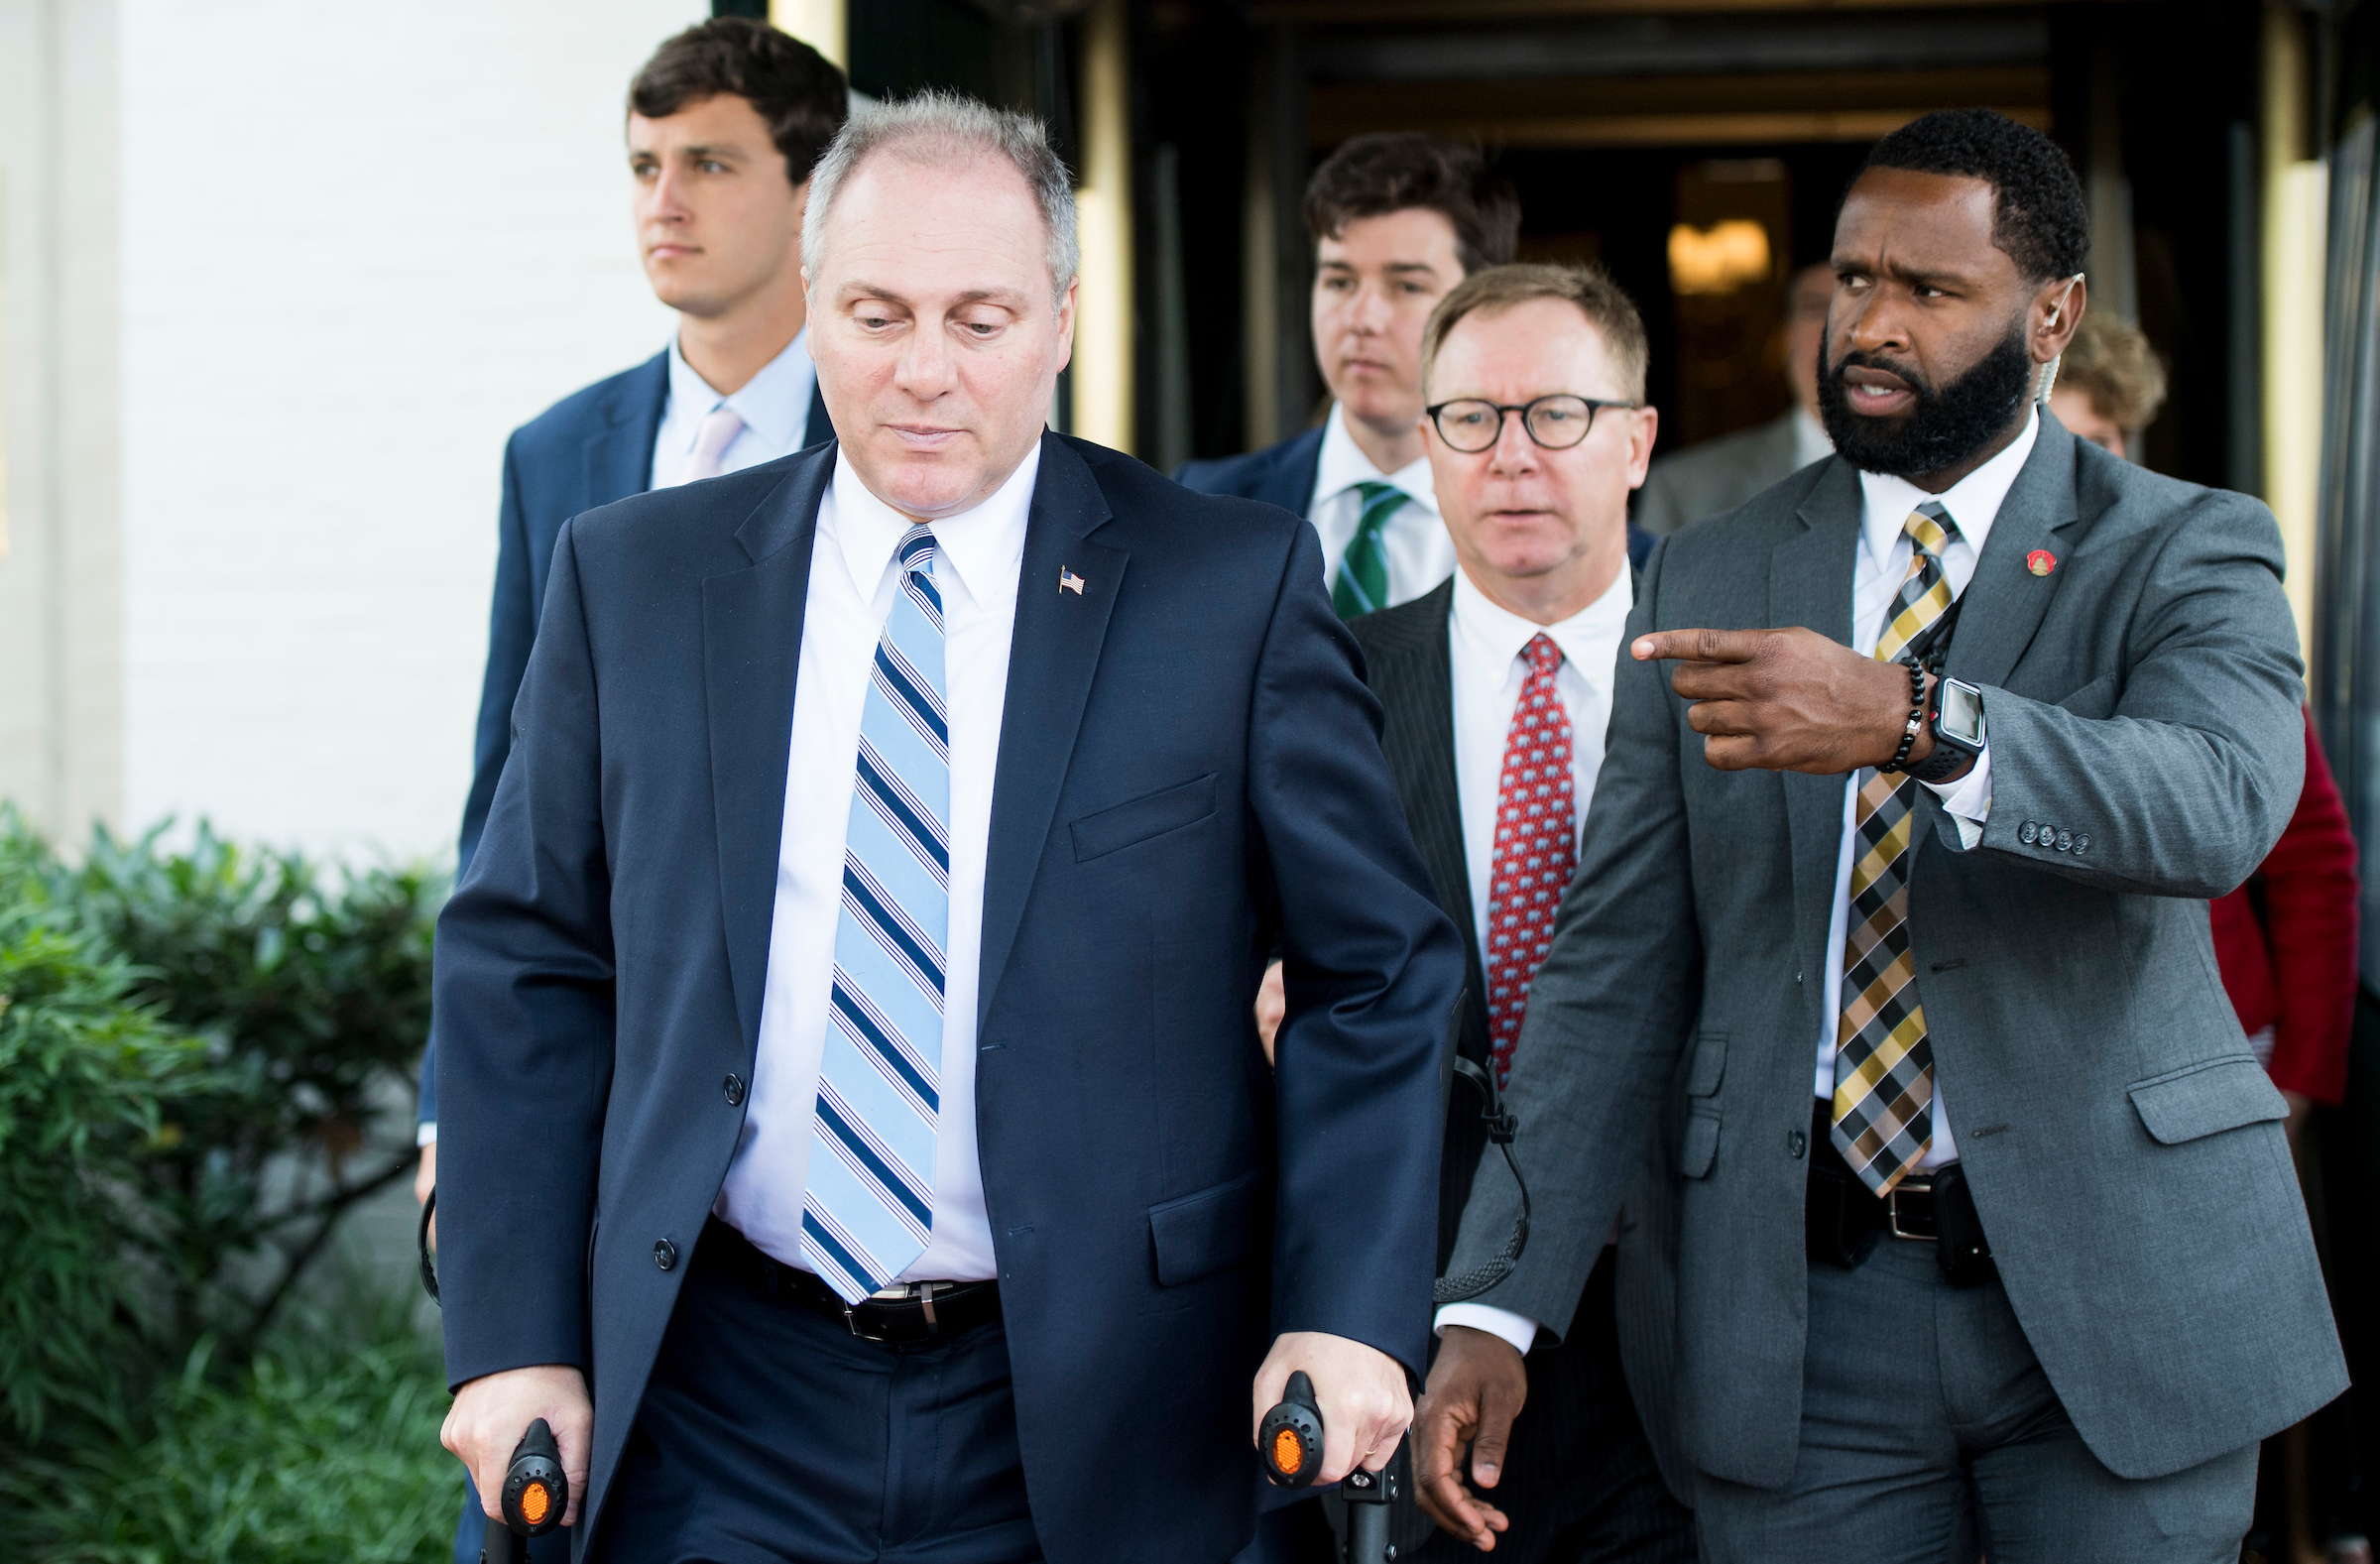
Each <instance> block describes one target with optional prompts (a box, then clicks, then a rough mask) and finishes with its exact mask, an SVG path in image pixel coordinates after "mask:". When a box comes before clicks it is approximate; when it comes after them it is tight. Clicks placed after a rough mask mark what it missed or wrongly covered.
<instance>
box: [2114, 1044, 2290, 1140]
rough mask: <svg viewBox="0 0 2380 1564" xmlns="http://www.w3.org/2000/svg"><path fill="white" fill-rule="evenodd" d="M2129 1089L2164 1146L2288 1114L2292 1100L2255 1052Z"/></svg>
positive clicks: (2135, 1084) (2211, 1061) (2134, 1105)
mask: <svg viewBox="0 0 2380 1564" xmlns="http://www.w3.org/2000/svg"><path fill="white" fill-rule="evenodd" d="M2127 1091H2128V1094H2129V1095H2130V1097H2131V1099H2132V1108H2133V1111H2134V1112H2136V1113H2138V1114H2139V1115H2140V1122H2141V1125H2142V1127H2143V1128H2144V1129H2146V1130H2147V1131H2148V1132H2149V1136H2150V1138H2151V1139H2152V1140H2154V1141H2156V1142H2157V1143H2159V1144H2160V1145H2180V1144H2181V1143H2183V1142H2185V1141H2196V1140H2199V1139H2200V1138H2201V1137H2203V1136H2209V1135H2217V1134H2220V1133H2221V1132H2222V1131H2225V1130H2236V1129H2238V1128H2239V1127H2240V1126H2242V1125H2250V1124H2265V1123H2268V1122H2270V1121H2272V1120H2275V1119H2286V1118H2288V1117H2289V1104H2288V1103H2287V1102H2285V1101H2283V1100H2282V1097H2281V1094H2280V1092H2278V1091H2277V1090H2275V1089H2274V1087H2273V1083H2272V1080H2271V1079H2270V1078H2269V1077H2268V1076H2266V1074H2265V1073H2264V1067H2263V1066H2262V1065H2260V1064H2258V1063H2257V1062H2256V1060H2255V1057H2254V1055H2252V1054H2246V1053H2238V1054H2227V1055H2225V1056H2224V1057H2222V1058H2219V1059H2209V1060H2207V1061H2205V1062H2204V1063H2201V1064H2191V1065H2185V1066H2184V1067H2183V1068H2181V1069H2179V1070H2169V1071H2167V1072H2166V1073H2165V1074H2163V1075H2153V1076H2151V1077H2150V1078H2149V1079H2147V1080H2145V1081H2135V1082H2133V1083H2132V1085H2131V1086H2130V1087H2129V1088H2127Z"/></svg>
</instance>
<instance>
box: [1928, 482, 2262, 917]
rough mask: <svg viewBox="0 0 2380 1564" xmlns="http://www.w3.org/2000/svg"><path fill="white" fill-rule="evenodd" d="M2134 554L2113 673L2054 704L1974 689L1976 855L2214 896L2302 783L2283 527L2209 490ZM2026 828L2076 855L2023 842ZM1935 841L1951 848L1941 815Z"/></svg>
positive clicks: (2151, 892) (2244, 867)
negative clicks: (2134, 585)
mask: <svg viewBox="0 0 2380 1564" xmlns="http://www.w3.org/2000/svg"><path fill="white" fill-rule="evenodd" d="M2160 542H2162V546H2158V544H2159V543H2160ZM2143 543H2144V545H2146V546H2150V547H2154V548H2155V550H2156V551H2155V555H2154V557H2153V558H2151V559H2149V560H2147V561H2146V568H2147V571H2148V578H2147V581H2146V584H2145V585H2144V587H2143V589H2142V592H2141V595H2140V597H2139V599H2138V601H2137V604H2136V606H2135V608H2134V610H2133V613H2132V621H2131V624H2130V626H2129V627H2128V630H2127V642H2128V659H2127V665H2126V666H2125V667H2124V668H2123V669H2122V670H2121V671H2120V672H2111V673H2109V674H2108V675H2106V677H2105V678H2104V679H2102V680H2097V681H2094V682H2093V683H2092V684H2089V685H2085V686H2084V687H2083V688H2082V689H2081V690H2079V691H2077V692H2076V693H2075V694H2074V695H2072V696H2070V697H2068V699H2067V700H2066V701H2065V702H2063V703H2061V704H2059V705H2050V704H2047V703H2045V702H2042V701H2037V700H2028V699H2025V698H2024V697H2023V696H2020V695H2016V694H2013V693H2011V692H2010V691H2008V690H2004V689H1986V690H1985V691H1984V694H1983V716H1984V721H1985V723H1986V724H1987V734H1988V740H1989V743H1990V746H1991V814H1990V817H1989V819H1988V820H1986V822H1985V823H1984V827H1983V836H1982V839H1981V840H1980V841H1979V842H1977V843H1976V845H1975V850H1976V851H1977V852H1984V853H1997V854H2003V855H2005V856H2008V857H2012V858H2017V859H2021V860H2023V861H2024V862H2025V863H2026V864H2027V865H2028V866H2029V867H2032V868H2035V869H2046V870H2049V871H2051V872H2052V873H2054V874H2060V875H2064V876H2066V877H2067V878H2069V879H2071V880H2080V881H2082V882H2083V883H2084V884H2087V885H2094V886H2099V887H2102V888H2104V889H2106V890H2109V891H2117V892H2129V893H2133V894H2136V895H2146V896H2177V897H2194V898H2198V899H2201V900H2212V899H2213V898H2215V897H2219V896H2226V895H2228V894H2229V893H2230V892H2231V891H2232V890H2234V889H2235V888H2236V887H2238V885H2239V884H2240V883H2241V882H2242V881H2244V880H2246V879H2247V878H2248V876H2249V875H2251V874H2253V873H2254V872H2255V870H2256V866H2257V865H2258V864H2260V863H2262V862H2263V861H2264V857H2265V855H2266V854H2267V853H2269V852H2271V851H2272V848H2273V844H2274V842H2276V841H2277V840H2279V839H2280V836H2281V829H2282V827H2283V826H2285V825H2286V824H2288V823H2289V816H2290V811H2291V810H2292V809H2294V808H2295V807H2296V806H2297V801H2298V786H2299V783H2300V782H2301V781H2302V779H2303V777H2304V775H2305V769H2306V740H2305V729H2304V718H2303V717H2302V716H2301V715H2300V713H2299V702H2300V701H2301V700H2303V699H2304V698H2305V684H2304V681H2303V680H2304V672H2305V669H2304V665H2303V664H2302V663H2301V662H2299V661H2298V652H2297V629H2296V625H2295V623H2294V621H2293V620H2292V618H2291V616H2290V611H2289V600H2288V599H2287V598H2286V597H2285V596H2284V595H2283V594H2282V590H2281V534H2280V530H2279V529H2278V528H2277V527H2275V526H2274V524H2273V519H2272V514H2271V513H2270V512H2268V511H2267V510H2265V508H2264V507H2263V506H2261V505H2259V504H2257V503H2256V502H2255V501H2253V500H2250V499H2248V498H2246V497H2245V496H2242V495H2236V494H2226V493H2221V492H2216V491H2210V492H2207V493H2205V494H2204V495H2202V496H2201V498H2200V499H2199V500H2198V502H2197V503H2196V504H2195V505H2193V506H2192V507H2191V508H2190V510H2189V512H2188V513H2187V514H2185V515H2184V516H2183V517H2182V518H2181V519H2180V521H2179V523H2178V524H2177V525H2176V526H2175V527H2174V528H2173V529H2172V530H2171V532H2170V533H2169V534H2167V536H2166V537H2165V538H2163V539H2162V540H2159V539H2157V538H2155V537H2154V536H2152V537H2150V538H2148V539H2144V540H2143ZM2027 821H2032V822H2034V824H2035V825H2036V827H2039V826H2042V825H2048V826H2051V827H2053V828H2054V829H2055V831H2056V832H2057V833H2061V834H2064V833H2072V835H2071V838H2070V839H2071V840H2072V841H2075V842H2080V841H2081V840H2082V838H2083V837H2084V836H2088V838H2089V839H2090V840H2089V846H2088V849H2087V850H2086V851H2083V852H2075V851H2073V850H2072V849H2071V848H2070V849H2069V850H2067V851H2064V852H2061V851H2059V850H2058V849H2057V847H2056V845H2055V841H2053V842H2051V843H2047V844H2044V843H2041V842H2038V841H2036V842H2031V843H2028V842H2026V841H2025V840H2024V839H2023V835H2022V829H2023V827H2024V825H2025V823H2026V822H2027ZM1938 831H1939V833H1940V835H1941V837H1942V840H1943V841H1944V843H1945V845H1947V846H1949V847H1951V848H1953V849H1957V848H1958V847H1959V845H1960V843H1959V835H1958V825H1957V822H1956V821H1955V820H1953V819H1952V818H1951V817H1950V816H1949V815H1947V814H1943V815H1942V816H1941V818H1940V821H1939V825H1938Z"/></svg>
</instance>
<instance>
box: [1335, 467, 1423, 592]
mask: <svg viewBox="0 0 2380 1564" xmlns="http://www.w3.org/2000/svg"><path fill="white" fill-rule="evenodd" d="M1356 493H1357V495H1358V496H1359V497H1361V498H1362V500H1363V501H1364V514H1363V516H1362V517H1361V518H1359V519H1358V520H1357V522H1356V536H1355V537H1353V538H1351V539H1349V540H1348V543H1347V553H1346V554H1345V555H1344V556H1343V557H1341V559H1340V561H1339V581H1338V584H1337V585H1336V586H1333V587H1332V588H1331V607H1332V608H1333V609H1335V610H1336V611H1337V612H1338V615H1339V617H1340V618H1341V619H1353V618H1355V617H1356V616H1357V615H1358V614H1368V613H1370V612H1371V611H1372V610H1374V609H1378V608H1386V607H1387V606H1388V550H1387V549H1386V548H1385V547H1383V546H1382V545H1381V543H1380V529H1381V528H1383V527H1385V526H1387V525H1388V518H1389V517H1391V516H1394V515H1395V514H1396V513H1397V512H1398V511H1399V510H1400V509H1402V508H1403V506H1404V503H1405V500H1406V498H1407V496H1406V494H1405V491H1404V490H1402V489H1400V488H1398V487H1397V486H1396V485H1395V484H1393V483H1374V482H1366V483H1359V484H1357V485H1356Z"/></svg>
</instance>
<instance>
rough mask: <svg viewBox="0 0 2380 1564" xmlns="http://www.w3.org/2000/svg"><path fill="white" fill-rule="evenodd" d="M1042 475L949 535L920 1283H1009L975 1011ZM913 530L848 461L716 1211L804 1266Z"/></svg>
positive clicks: (943, 575) (840, 468) (807, 618)
mask: <svg viewBox="0 0 2380 1564" xmlns="http://www.w3.org/2000/svg"><path fill="white" fill-rule="evenodd" d="M1040 470H1041V450H1040V447H1039V446H1038V445H1036V446H1034V447H1033V449H1032V451H1031V452H1030V453H1029V454H1028V455H1027V456H1026V457H1025V459H1024V461H1023V462H1022V463H1021V464H1020V465H1018V467H1017V468H1016V470H1015V471H1014V472H1013V473H1011V474H1010V475H1009V479H1008V481H1007V482H1006V483H1004V484H1002V485H1001V486H1000V489H999V490H998V492H996V493H995V494H993V496H992V497H991V498H990V499H988V500H986V501H985V502H984V503H983V504H982V505H979V506H977V507H976V508H975V509H974V510H972V511H968V512H966V513H964V514H963V515H959V516H953V517H949V518H947V519H945V520H942V521H938V522H935V523H934V524H933V531H934V542H935V544H936V549H937V552H936V555H935V559H934V584H935V586H936V588H937V589H938V590H939V591H940V593H941V596H942V623H943V660H944V679H945V687H946V689H947V691H948V697H949V715H950V939H949V947H948V955H949V959H948V960H947V962H946V963H945V971H946V976H945V978H944V984H945V987H944V991H943V1004H942V1077H941V1082H940V1087H941V1111H940V1116H939V1118H938V1120H937V1122H936V1127H935V1128H936V1136H935V1143H934V1216H933V1231H932V1237H931V1239H930V1241H929V1242H928V1243H927V1245H926V1247H925V1253H923V1254H922V1255H919V1256H918V1257H917V1259H916V1261H915V1263H912V1264H911V1265H910V1266H909V1267H908V1268H907V1269H906V1270H904V1271H902V1272H901V1273H900V1279H902V1280H907V1281H928V1280H949V1281H977V1280H982V1279H984V1278H987V1277H990V1276H993V1275H995V1274H997V1270H996V1268H995V1263H994V1260H993V1255H992V1227H991V1223H990V1220H989V1219H988V1218H987V1217H986V1216H985V1214H984V1176H983V1169H982V1166H981V1165H980V1164H979V1162H978V1161H977V1158H976V1141H975V1013H976V1000H977V986H978V983H979V982H980V973H979V971H978V968H979V966H980V965H981V959H982V953H983V942H984V862H985V858H986V855H987V854H988V853H989V851H990V846H991V837H992V777H993V772H994V769H995V767H996V765H997V763H998V761H999V759H1000V723H1001V712H1002V708H1003V707H1004V705H1005V704H1006V701H1007V696H1008V683H1009V647H1010V643H1011V638H1012V636H1013V635H1014V632H1015V623H1016V572H1017V570H1018V569H1019V568H1020V567H1021V565H1022V563H1023V559H1024V534H1025V516H1026V513H1027V512H1028V510H1029V509H1030V507H1031V503H1032V497H1033V480H1034V478H1035V477H1036V476H1037V475H1038V474H1039V472H1040ZM909 526H910V523H909V521H908V519H907V518H906V517H904V516H902V515H900V514H899V513H898V512H896V511H894V510H892V508H891V507H890V506H888V505H886V504H885V503H884V502H883V501H882V500H879V499H878V498H877V497H876V496H875V495H873V494H871V493H869V492H868V489H867V488H866V486H865V485H863V484H862V483H861V482H860V480H859V476H858V474H856V473H855V472H853V471H852V467H851V462H850V460H849V458H847V457H844V456H842V455H840V454H838V455H837V456H836V458H835V477H834V482H833V484H832V486H831V487H830V488H829V490H828V492H827V493H826V494H825V496H823V497H822V498H821V500H820V502H819V506H818V538H817V541H816V542H815V543H813V544H812V545H811V552H810V586H809V596H808V598H807V606H806V607H805V609H804V610H803V617H802V631H801V661H800V664H799V671H798V674H797V675H796V678H795V682H794V686H793V691H794V693H793V742H792V748H791V753H790V755H789V756H788V757H787V761H786V773H785V817H784V835H783V845H782V846H781V847H780V848H779V850H778V853H777V868H776V907H775V913H774V916H773V919H772V921H771V924H770V930H769V977H768V981H767V986H766V987H765V988H764V990H763V992H762V997H761V1038H760V1052H759V1056H758V1057H757V1058H756V1059H755V1060H754V1061H753V1070H752V1095H751V1099H750V1102H749V1104H748V1106H747V1107H746V1109H745V1116H744V1134H743V1137H742V1139H741V1140H740V1141H739V1142H738V1143H737V1145H736V1155H735V1160H734V1161H733V1162H732V1163H730V1164H729V1166H728V1170H727V1181H726V1183H725V1184H724V1185H723V1186H722V1187H721V1189H720V1191H719V1200H718V1203H717V1205H716V1206H715V1207H714V1209H715V1210H716V1211H717V1212H718V1214H719V1215H720V1217H721V1218H722V1219H724V1220H725V1221H727V1222H729V1223H731V1224H732V1225H734V1226H735V1227H737V1228H739V1229H741V1230H742V1232H743V1234H744V1236H745V1237H746V1238H748V1239H750V1240H751V1241H752V1242H753V1243H754V1244H755V1245H756V1246H757V1247H759V1248H760V1249H761V1250H763V1251H764V1252H766V1253H767V1254H769V1255H772V1256H773V1257H774V1258H776V1259H777V1260H780V1261H782V1262H784V1263H786V1264H788V1265H796V1266H800V1267H801V1268H803V1269H808V1268H809V1266H808V1265H807V1264H806V1263H804V1262H803V1260H802V1257H801V1207H802V1196H803V1192H804V1190H805V1189H806V1188H807V1181H808V1177H809V1160H810V1143H811V1139H812V1122H813V1119H814V1117H815V1114H816V1110H817V1102H818V1066H819V1060H820V1059H821V1058H822V1057H823V1056H824V1053H825V1049H826V1013H827V996H828V993H829V991H830V990H831V988H832V986H833V982H834V959H835V925H836V921H837V919H838V918H839V917H840V916H841V912H842V904H843V849H844V834H845V830H846V828H847V825H848V822H849V819H850V815H851V791H852V782H853V779H854V777H855V775H856V772H857V768H858V765H859V749H860V715H861V713H862V711H863V710H864V709H865V708H866V706H867V700H868V680H869V671H870V668H871V665H872V664H873V662H874V660H875V657H876V646H877V641H878V638H879V637H880V636H881V635H882V634H883V632H884V625H885V618H886V616H887V615H888V614H890V613H891V612H892V594H893V591H894V589H895V587H896V586H897V584H898V575H899V572H898V569H897V568H896V567H895V565H894V562H893V549H894V547H895V546H896V545H897V544H898V543H899V541H900V537H901V534H903V533H905V532H907V531H908V530H909Z"/></svg>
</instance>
